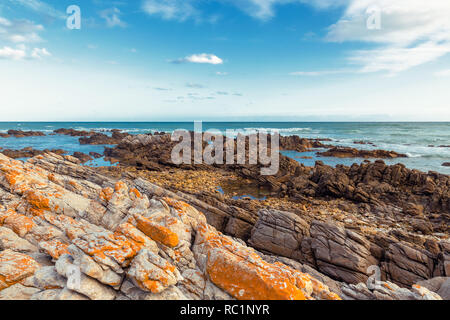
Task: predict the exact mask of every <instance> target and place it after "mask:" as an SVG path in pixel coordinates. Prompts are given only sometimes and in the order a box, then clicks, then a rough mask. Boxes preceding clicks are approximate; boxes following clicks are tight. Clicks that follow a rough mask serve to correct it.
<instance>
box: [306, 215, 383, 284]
mask: <svg viewBox="0 0 450 320" xmlns="http://www.w3.org/2000/svg"><path fill="white" fill-rule="evenodd" d="M310 234H311V238H312V240H311V250H312V253H313V255H314V259H315V261H316V265H317V268H318V270H319V271H320V272H322V273H324V274H326V275H328V276H330V277H332V278H333V279H336V280H339V281H345V282H347V283H359V282H365V281H366V280H367V278H368V275H367V269H368V268H369V267H370V266H372V265H377V264H378V263H377V259H376V258H375V257H373V256H372V255H371V252H370V242H369V241H367V239H365V238H364V237H363V236H361V235H358V234H357V233H355V232H353V231H350V230H346V229H344V228H341V227H338V226H335V225H331V224H327V223H323V222H319V221H313V222H312V223H311V228H310Z"/></svg>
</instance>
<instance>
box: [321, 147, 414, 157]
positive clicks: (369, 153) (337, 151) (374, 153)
mask: <svg viewBox="0 0 450 320" xmlns="http://www.w3.org/2000/svg"><path fill="white" fill-rule="evenodd" d="M317 155H320V156H324V157H336V158H376V159H395V158H407V157H408V156H407V155H406V154H402V153H397V152H395V151H386V150H358V149H355V148H348V147H334V148H331V149H329V150H327V151H324V152H318V153H317Z"/></svg>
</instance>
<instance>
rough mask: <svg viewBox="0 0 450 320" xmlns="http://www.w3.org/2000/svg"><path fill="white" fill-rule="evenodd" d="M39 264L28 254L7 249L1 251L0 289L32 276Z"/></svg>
mask: <svg viewBox="0 0 450 320" xmlns="http://www.w3.org/2000/svg"><path fill="white" fill-rule="evenodd" d="M38 268H39V264H38V263H37V262H36V261H34V259H33V258H31V257H30V256H27V255H26V254H23V253H19V252H15V251H12V250H5V251H2V252H0V291H1V290H3V289H5V288H8V287H10V286H12V285H14V284H16V283H18V282H19V281H21V280H23V279H25V278H28V277H29V276H32V275H33V274H34V273H35V272H36V270H37V269H38Z"/></svg>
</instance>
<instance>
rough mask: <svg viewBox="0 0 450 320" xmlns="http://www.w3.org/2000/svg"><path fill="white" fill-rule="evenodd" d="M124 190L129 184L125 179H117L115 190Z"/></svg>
mask: <svg viewBox="0 0 450 320" xmlns="http://www.w3.org/2000/svg"><path fill="white" fill-rule="evenodd" d="M122 190H128V187H127V185H126V184H125V182H123V181H117V182H116V184H115V186H114V191H116V192H120V191H122Z"/></svg>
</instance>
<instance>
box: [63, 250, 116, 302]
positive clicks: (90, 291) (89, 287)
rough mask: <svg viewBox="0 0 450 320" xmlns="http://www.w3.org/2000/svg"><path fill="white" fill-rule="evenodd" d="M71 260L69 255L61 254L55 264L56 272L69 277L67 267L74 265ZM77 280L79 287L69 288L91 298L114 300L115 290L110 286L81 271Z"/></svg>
mask: <svg viewBox="0 0 450 320" xmlns="http://www.w3.org/2000/svg"><path fill="white" fill-rule="evenodd" d="M72 262H73V259H72V257H71V256H70V255H68V254H64V255H62V256H61V257H60V258H59V259H58V261H57V262H56V264H55V268H56V271H57V272H58V274H60V275H62V276H63V277H65V278H69V268H70V267H75V265H73V264H72ZM78 281H79V287H78V288H76V287H74V288H70V289H71V290H73V291H76V292H78V293H80V294H82V295H84V296H86V297H89V299H91V300H114V299H115V297H116V292H115V291H114V290H113V289H112V288H110V287H108V286H105V285H103V284H101V283H100V282H98V281H97V280H95V279H92V278H90V277H88V276H86V275H84V274H83V273H81V274H80V278H79V279H78Z"/></svg>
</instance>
